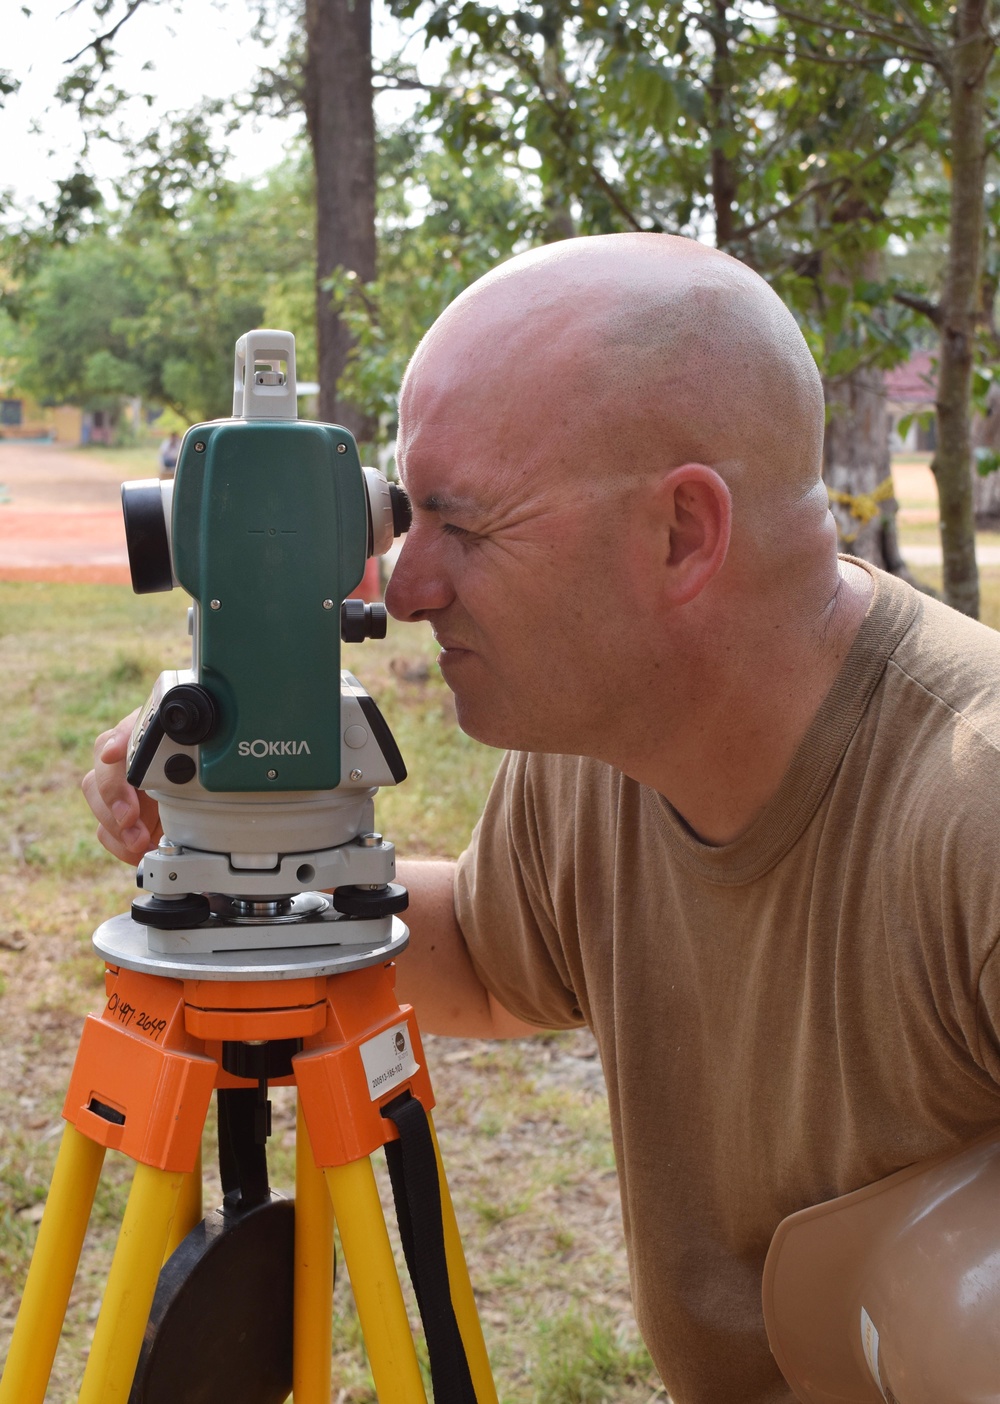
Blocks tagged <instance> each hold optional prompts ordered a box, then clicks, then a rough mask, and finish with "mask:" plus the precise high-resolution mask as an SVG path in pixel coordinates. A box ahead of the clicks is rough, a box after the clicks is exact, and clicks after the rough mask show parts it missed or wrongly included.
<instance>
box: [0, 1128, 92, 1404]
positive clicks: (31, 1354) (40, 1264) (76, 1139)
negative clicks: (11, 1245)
mask: <svg viewBox="0 0 1000 1404" xmlns="http://www.w3.org/2000/svg"><path fill="white" fill-rule="evenodd" d="M103 1164H104V1147H103V1146H99V1145H97V1144H96V1142H94V1141H89V1140H88V1139H87V1137H86V1136H84V1135H83V1134H82V1133H81V1132H79V1131H78V1130H77V1129H76V1127H75V1126H72V1125H70V1124H67V1125H66V1128H65V1130H64V1131H63V1136H62V1143H61V1145H60V1147H59V1155H58V1157H57V1159H56V1165H55V1170H54V1171H53V1174H52V1183H51V1185H50V1187H49V1197H48V1199H47V1200H46V1202H45V1213H44V1214H43V1216H42V1222H41V1224H40V1225H39V1228H38V1239H37V1241H36V1243H35V1251H34V1253H33V1254H32V1258H31V1266H30V1267H29V1269H28V1278H27V1281H26V1282H25V1285H24V1296H23V1297H22V1298H21V1307H20V1310H19V1312H18V1315H17V1323H16V1325H15V1326H14V1335H13V1337H12V1339H11V1343H10V1350H9V1352H8V1354H7V1364H6V1366H5V1368H4V1372H3V1379H2V1380H0V1404H42V1401H43V1400H44V1398H45V1390H46V1388H47V1386H48V1383H49V1375H50V1374H51V1373H52V1362H53V1361H54V1360H55V1358H56V1348H57V1347H58V1345H59V1336H60V1334H61V1332H62V1325H63V1318H64V1317H65V1315H66V1307H67V1305H68V1304H69V1294H70V1292H71V1291H72V1289H73V1279H74V1277H75V1276H76V1268H77V1264H78V1262H79V1261H80V1250H81V1248H82V1247H83V1239H84V1235H85V1234H86V1232H87V1223H88V1221H89V1219H90V1211H91V1209H92V1208H93V1204H94V1195H95V1194H96V1193H97V1182H98V1180H99V1179H100V1176H101V1166H102V1165H103Z"/></svg>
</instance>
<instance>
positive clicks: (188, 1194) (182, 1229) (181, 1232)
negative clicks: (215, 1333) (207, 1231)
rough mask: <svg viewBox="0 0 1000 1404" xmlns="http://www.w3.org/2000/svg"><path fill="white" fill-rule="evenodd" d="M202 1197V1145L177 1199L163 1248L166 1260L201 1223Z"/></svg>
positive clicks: (202, 1216)
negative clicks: (168, 1235) (168, 1233)
mask: <svg viewBox="0 0 1000 1404" xmlns="http://www.w3.org/2000/svg"><path fill="white" fill-rule="evenodd" d="M201 1199H202V1179H201V1146H199V1147H198V1159H197V1160H196V1161H195V1166H194V1169H193V1170H192V1171H191V1173H190V1174H185V1176H184V1182H183V1184H182V1185H181V1192H180V1197H179V1198H178V1200H177V1212H176V1213H175V1214H174V1217H173V1221H172V1222H171V1225H170V1237H169V1238H168V1239H167V1246H166V1248H165V1249H164V1250H163V1261H164V1262H166V1261H167V1259H168V1258H169V1257H170V1254H171V1253H172V1252H173V1251H174V1249H175V1248H178V1247H179V1246H180V1245H181V1244H182V1243H183V1242H184V1240H185V1238H187V1236H188V1234H189V1233H190V1232H191V1230H192V1229H193V1228H194V1226H195V1224H200V1223H201V1221H202V1219H203V1218H204V1211H203V1208H202V1202H201Z"/></svg>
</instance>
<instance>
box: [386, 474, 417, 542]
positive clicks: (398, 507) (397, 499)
mask: <svg viewBox="0 0 1000 1404" xmlns="http://www.w3.org/2000/svg"><path fill="white" fill-rule="evenodd" d="M389 501H390V502H391V504H392V534H393V536H402V535H403V532H404V531H409V529H410V527H411V526H412V524H413V508H412V507H411V506H410V498H409V495H408V493H407V491H406V488H404V487H400V485H399V483H390V484H389Z"/></svg>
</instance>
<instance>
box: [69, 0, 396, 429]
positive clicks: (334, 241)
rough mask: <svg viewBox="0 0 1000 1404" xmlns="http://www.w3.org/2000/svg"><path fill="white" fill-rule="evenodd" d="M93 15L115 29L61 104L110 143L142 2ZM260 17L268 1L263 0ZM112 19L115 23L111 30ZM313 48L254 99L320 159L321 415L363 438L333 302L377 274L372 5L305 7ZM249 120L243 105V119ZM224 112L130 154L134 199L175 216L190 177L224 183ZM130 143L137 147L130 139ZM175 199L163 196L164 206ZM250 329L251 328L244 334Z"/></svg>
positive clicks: (195, 119) (89, 55)
mask: <svg viewBox="0 0 1000 1404" xmlns="http://www.w3.org/2000/svg"><path fill="white" fill-rule="evenodd" d="M92 3H93V6H94V12H95V15H96V16H97V17H98V18H99V19H100V20H101V21H102V22H105V23H107V27H106V28H104V29H103V30H102V32H101V33H99V34H97V35H95V36H94V38H93V39H92V40H91V41H90V42H89V43H88V44H87V46H86V47H85V48H84V49H83V50H81V51H80V53H78V54H76V55H74V58H73V59H72V60H71V62H76V61H77V60H80V59H84V60H85V61H84V62H83V63H82V64H81V65H79V66H78V67H77V68H75V69H74V70H73V72H72V73H71V75H70V77H69V78H68V79H67V80H66V82H65V83H64V84H63V86H62V90H61V95H62V96H63V97H64V99H65V100H66V101H71V102H73V103H75V104H76V106H77V108H78V110H79V111H80V113H81V116H82V118H83V119H84V122H85V123H86V124H87V125H88V128H90V127H93V128H95V129H96V130H97V131H98V132H99V133H100V134H102V135H105V136H107V135H109V134H110V131H109V127H108V117H109V114H110V113H111V112H113V111H114V109H115V107H116V105H117V103H118V102H119V101H120V100H121V98H122V97H123V96H124V94H122V93H121V91H120V90H118V89H116V88H115V87H114V85H113V84H112V83H111V81H110V75H111V71H112V68H113V63H114V49H113V44H114V41H115V39H116V37H117V35H118V34H119V32H120V30H121V28H122V26H123V25H124V24H125V23H126V22H127V21H128V19H129V18H130V17H131V16H132V15H133V14H134V13H135V11H136V10H137V9H138V8H139V7H140V5H142V4H149V5H155V4H158V3H160V0H127V3H125V6H124V10H123V12H122V13H121V14H120V15H119V16H118V17H117V18H114V19H113V20H112V17H113V16H114V12H115V0H92ZM260 9H261V12H262V14H263V12H264V11H265V10H266V0H261V6H260ZM109 20H112V22H108V21H109ZM302 24H303V33H304V39H305V42H304V47H301V48H300V46H299V45H298V43H297V42H296V43H293V46H292V50H291V52H290V54H289V55H287V56H286V59H285V61H284V62H283V63H282V64H280V65H279V66H278V68H277V69H276V70H275V71H274V72H272V73H269V74H267V75H264V77H263V79H262V81H261V83H260V84H258V88H257V90H256V93H255V95H254V96H255V98H257V99H259V98H260V97H261V96H263V95H265V94H266V95H267V97H268V98H269V99H270V100H271V101H272V102H274V103H276V104H277V105H279V106H281V107H284V108H285V109H286V110H287V109H289V108H296V109H299V110H304V112H305V115H306V129H307V133H308V137H309V143H310V149H311V153H312V158H313V166H314V175H315V191H316V204H315V209H316V238H315V251H316V276H315V288H316V293H315V309H314V313H313V315H314V317H315V322H316V337H317V345H318V358H319V367H318V369H319V377H320V413H321V415H322V416H323V417H324V418H327V419H334V420H339V421H340V422H341V423H344V424H346V425H347V426H348V427H349V428H351V429H352V430H353V431H354V432H355V433H356V434H357V435H358V436H359V437H361V438H364V437H366V435H367V433H368V432H370V429H371V421H370V419H369V418H368V417H367V416H366V415H365V414H364V412H363V411H362V410H360V409H359V408H358V407H357V406H351V405H349V404H347V403H346V402H345V401H344V400H343V398H342V397H341V396H339V395H338V388H337V387H338V384H339V381H340V378H341V376H342V374H343V370H344V367H345V365H346V362H347V358H348V355H349V353H350V348H351V339H350V332H349V330H348V329H347V328H346V326H345V324H344V323H343V322H342V321H341V319H340V316H339V313H338V311H337V309H336V307H335V306H334V304H333V301H332V297H331V294H330V290H329V286H328V284H329V280H330V279H331V278H332V277H333V276H334V275H335V274H336V273H337V271H338V270H341V269H344V270H348V271H351V272H354V273H356V274H357V276H358V277H360V278H361V279H363V280H364V281H366V282H368V281H370V280H371V279H372V278H373V277H374V275H375V229H374V221H375V134H374V118H373V113H372V81H371V0H305V5H304V12H303V14H302ZM240 111H241V108H240V105H239V104H237V105H236V112H237V116H238V115H239V113H240ZM213 116H218V106H217V105H212V104H207V105H206V106H205V107H204V108H203V109H202V110H200V111H198V112H195V113H192V114H188V115H187V116H186V117H184V118H182V119H181V120H180V121H179V122H175V123H174V132H173V141H172V142H168V143H167V149H166V151H165V150H164V147H163V143H162V141H161V137H160V134H159V133H158V132H155V131H154V132H151V133H149V134H147V135H146V136H145V137H144V138H142V139H141V140H139V141H134V140H131V141H130V144H131V149H132V151H133V153H134V154H135V155H136V157H137V158H138V160H139V167H138V173H139V175H140V177H141V179H142V181H143V183H144V186H145V193H144V194H141V195H138V196H135V197H134V199H135V202H136V203H138V204H141V205H144V206H145V207H146V208H147V209H151V208H152V207H153V206H154V205H156V204H157V202H159V208H160V212H161V213H162V214H163V215H165V216H169V214H170V213H171V210H172V207H173V205H172V202H173V200H176V199H179V200H180V202H181V203H183V198H184V185H185V183H186V184H190V180H191V175H192V173H193V172H196V171H201V172H205V173H208V174H210V175H211V177H212V179H213V180H215V179H217V178H218V172H219V169H220V166H221V156H220V153H219V151H218V150H217V149H216V148H215V147H214V146H213V144H212V140H211V131H210V119H211V118H212V117H213ZM126 140H127V141H129V140H130V139H129V138H127V137H126ZM165 197H166V198H165ZM244 330H245V328H244Z"/></svg>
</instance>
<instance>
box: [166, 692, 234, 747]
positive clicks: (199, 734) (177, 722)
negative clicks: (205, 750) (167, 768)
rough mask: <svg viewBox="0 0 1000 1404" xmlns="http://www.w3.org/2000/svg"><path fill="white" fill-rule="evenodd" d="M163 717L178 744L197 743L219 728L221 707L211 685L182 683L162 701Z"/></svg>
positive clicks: (170, 735)
mask: <svg viewBox="0 0 1000 1404" xmlns="http://www.w3.org/2000/svg"><path fill="white" fill-rule="evenodd" d="M160 721H161V722H162V723H163V730H164V731H165V732H166V733H167V735H168V736H169V737H170V739H171V741H176V742H177V744H178V746H197V745H199V744H200V743H201V742H202V741H207V740H208V738H209V737H210V736H211V734H212V732H213V731H214V730H215V728H216V726H217V725H218V721H219V711H218V708H217V707H216V705H215V698H214V697H213V696H212V694H211V693H210V692H209V691H208V689H207V688H204V687H201V686H200V685H199V684H198V683H180V684H178V686H177V687H172V688H171V689H170V691H169V692H168V693H167V695H166V696H165V697H164V699H163V701H162V702H161V703H160Z"/></svg>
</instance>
